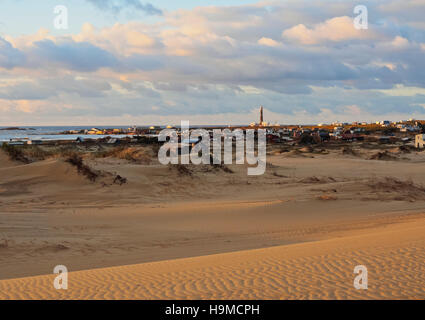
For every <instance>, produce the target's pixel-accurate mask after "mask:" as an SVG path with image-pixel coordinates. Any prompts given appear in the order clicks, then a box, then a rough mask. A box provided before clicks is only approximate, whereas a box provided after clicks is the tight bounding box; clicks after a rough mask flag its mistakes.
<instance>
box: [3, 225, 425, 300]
mask: <svg viewBox="0 0 425 320" xmlns="http://www.w3.org/2000/svg"><path fill="white" fill-rule="evenodd" d="M424 233H425V219H419V220H416V221H411V222H408V223H401V224H396V225H392V226H390V227H386V228H382V227H381V228H375V229H373V230H370V231H369V232H366V233H362V234H357V235H348V236H346V237H342V238H336V239H330V240H322V241H317V242H310V243H301V244H294V245H288V246H278V247H274V248H268V249H258V250H248V251H241V252H236V253H227V254H218V255H211V256H205V257H196V258H188V259H179V260H169V261H162V262H156V263H145V264H140V265H130V266H122V267H114V268H105V269H95V270H88V271H80V272H73V273H72V272H71V273H70V274H69V289H68V290H66V291H65V290H62V291H58V290H55V289H53V278H54V276H39V277H31V278H22V279H14V280H3V281H0V298H2V299H366V298H367V299H424V298H425V250H424V249H425V239H424V238H423V234H424ZM360 264H361V265H365V266H366V267H367V268H368V271H369V288H368V290H356V289H355V288H354V287H353V279H354V276H355V275H354V274H353V269H354V267H355V266H356V265H360Z"/></svg>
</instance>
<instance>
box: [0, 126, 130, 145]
mask: <svg viewBox="0 0 425 320" xmlns="http://www.w3.org/2000/svg"><path fill="white" fill-rule="evenodd" d="M94 127H96V128H98V129H110V128H116V129H127V128H129V127H130V126H107V127H102V126H84V127H79V126H74V127H73V126H64V127H55V126H51V127H19V128H21V129H26V130H0V142H5V141H10V139H25V138H28V139H31V140H75V139H77V138H78V137H86V138H102V137H105V136H103V135H96V136H93V135H84V134H59V133H60V132H63V131H69V130H84V129H91V128H94ZM4 128H7V127H0V129H4ZM117 137H122V135H117Z"/></svg>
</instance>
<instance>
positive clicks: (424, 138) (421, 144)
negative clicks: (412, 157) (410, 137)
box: [415, 134, 425, 149]
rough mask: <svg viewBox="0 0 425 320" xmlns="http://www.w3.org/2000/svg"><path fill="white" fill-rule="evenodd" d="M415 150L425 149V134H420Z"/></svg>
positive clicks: (417, 137) (416, 139)
mask: <svg viewBox="0 0 425 320" xmlns="http://www.w3.org/2000/svg"><path fill="white" fill-rule="evenodd" d="M415 148H418V149H423V148H425V134H418V135H416V138H415Z"/></svg>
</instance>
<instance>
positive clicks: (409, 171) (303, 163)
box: [0, 150, 425, 299]
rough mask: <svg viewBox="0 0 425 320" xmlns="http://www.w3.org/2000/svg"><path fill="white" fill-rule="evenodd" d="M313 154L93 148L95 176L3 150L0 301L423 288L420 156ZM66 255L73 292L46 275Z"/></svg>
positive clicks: (382, 294) (351, 293)
mask: <svg viewBox="0 0 425 320" xmlns="http://www.w3.org/2000/svg"><path fill="white" fill-rule="evenodd" d="M307 151H308V150H307ZM307 151H306V152H305V154H307V156H305V157H298V156H297V155H294V157H285V156H284V154H283V156H282V155H275V156H270V157H269V158H268V165H267V172H266V173H265V174H264V175H263V176H260V177H247V175H246V167H244V166H235V165H234V166H230V167H229V168H230V169H231V172H226V171H225V170H222V169H220V168H214V167H211V166H199V167H196V166H191V167H189V168H187V170H188V171H189V172H180V171H179V170H178V168H177V167H168V166H162V165H158V164H155V163H151V164H148V165H146V164H144V163H135V162H134V161H130V160H127V159H116V158H111V157H109V158H93V157H90V156H87V157H86V158H85V159H84V161H85V164H87V165H88V166H90V168H92V169H93V170H96V171H97V172H100V173H101V175H100V178H99V179H98V180H96V181H90V180H89V179H87V178H86V177H85V176H83V175H81V174H79V173H78V170H77V168H76V167H75V166H72V165H70V164H69V163H67V162H66V161H64V160H65V159H57V158H49V159H47V160H42V161H37V162H34V163H30V164H22V163H19V162H13V161H10V160H9V159H8V158H7V157H6V156H5V155H4V153H3V152H2V151H1V150H0V219H1V220H0V279H2V281H0V298H5V299H10V298H36V299H55V298H60V299H62V298H63V299H65V298H70V299H79V298H81V299H98V298H106V299H112V298H120V299H121V298H126V299H127V298H128V299H140V298H141V299H155V298H159V299H174V298H218V299H225V298H231V299H233V298H235V299H240V298H242V299H250V298H260V299H267V298H273V299H297V298H300V299H303V298H313V299H316V298H317V299H319V298H324V299H326V298H338V299H345V298H413V299H416V298H424V292H423V290H424V289H423V288H424V287H425V286H424V276H423V275H424V251H425V250H424V241H425V238H424V236H423V235H424V234H425V233H424V231H425V230H424V223H425V222H424V221H425V218H424V216H425V214H424V208H425V206H424V203H425V189H424V187H423V186H424V185H425V175H423V174H422V171H423V163H424V160H425V159H424V157H423V154H420V153H413V152H412V153H410V154H409V157H411V159H410V160H409V161H407V160H406V161H405V162H403V163H401V161H397V162H396V161H380V160H367V159H364V158H360V157H348V156H346V155H343V154H341V152H340V150H330V151H329V152H326V153H314V152H313V153H311V152H310V153H308V152H309V151H308V152H307ZM372 151H373V150H372ZM372 151H371V152H372ZM403 161H404V160H403ZM117 174H118V175H120V176H122V177H125V178H126V179H127V183H125V184H123V185H118V184H114V183H113V182H112V180H113V177H114V176H116V175H117ZM59 264H64V265H66V266H68V267H69V270H70V271H73V272H72V273H71V274H70V289H69V290H68V291H66V292H58V291H56V290H53V289H52V279H53V277H54V276H53V275H50V276H43V275H45V274H49V273H51V272H52V270H53V267H54V266H55V265H59ZM358 264H365V265H366V266H368V268H369V272H370V275H369V278H370V285H369V290H367V291H357V290H354V289H353V286H352V283H353V278H354V275H353V269H354V266H355V265H358ZM99 268H103V269H99ZM84 270H86V271H84ZM37 275H40V276H37ZM23 277H31V278H23ZM6 279H11V280H6Z"/></svg>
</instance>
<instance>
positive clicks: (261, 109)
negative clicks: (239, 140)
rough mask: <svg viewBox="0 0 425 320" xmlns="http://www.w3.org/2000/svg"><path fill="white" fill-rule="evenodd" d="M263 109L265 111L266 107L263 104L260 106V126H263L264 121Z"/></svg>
mask: <svg viewBox="0 0 425 320" xmlns="http://www.w3.org/2000/svg"><path fill="white" fill-rule="evenodd" d="M263 111H264V108H263V106H261V107H260V126H262V125H263V122H264V117H263Z"/></svg>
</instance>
